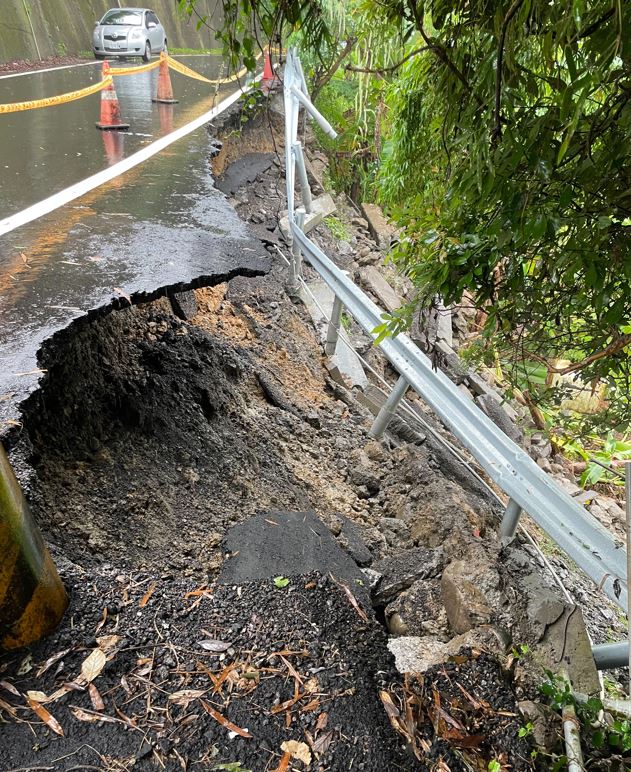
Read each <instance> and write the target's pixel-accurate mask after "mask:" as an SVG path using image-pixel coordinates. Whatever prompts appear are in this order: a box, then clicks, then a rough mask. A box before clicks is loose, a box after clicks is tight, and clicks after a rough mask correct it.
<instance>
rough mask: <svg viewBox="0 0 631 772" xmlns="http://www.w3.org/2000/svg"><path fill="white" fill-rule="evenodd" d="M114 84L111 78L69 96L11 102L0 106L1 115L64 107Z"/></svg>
mask: <svg viewBox="0 0 631 772" xmlns="http://www.w3.org/2000/svg"><path fill="white" fill-rule="evenodd" d="M112 82H113V81H112V77H111V76H109V77H107V78H105V79H104V80H101V81H99V82H98V83H95V84H93V85H92V86H88V87H87V88H82V89H79V90H78V91H69V92H68V93H67V94H59V95H58V96H52V97H47V98H46V99H31V100H30V101H29V102H9V103H8V104H4V105H0V113H18V112H20V111H21V110H34V109H35V108H37V107H53V106H54V105H63V104H65V103H66V102H73V101H74V100H75V99H82V98H83V97H86V96H90V94H96V93H97V91H101V89H104V88H107V86H109V85H110V84H111V83H112Z"/></svg>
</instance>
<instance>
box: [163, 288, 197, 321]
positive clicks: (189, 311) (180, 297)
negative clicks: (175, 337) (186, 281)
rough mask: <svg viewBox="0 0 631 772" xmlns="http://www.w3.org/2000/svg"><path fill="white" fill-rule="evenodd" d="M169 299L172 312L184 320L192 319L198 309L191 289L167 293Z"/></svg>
mask: <svg viewBox="0 0 631 772" xmlns="http://www.w3.org/2000/svg"><path fill="white" fill-rule="evenodd" d="M169 300H170V301H171V308H172V309H173V313H174V314H175V315H176V316H177V317H179V318H180V319H183V320H184V321H188V320H189V319H192V318H193V317H194V316H195V314H196V313H197V311H198V308H197V300H196V299H195V292H194V291H193V290H188V291H187V292H174V293H173V294H171V295H169Z"/></svg>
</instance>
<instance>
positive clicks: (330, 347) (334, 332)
mask: <svg viewBox="0 0 631 772" xmlns="http://www.w3.org/2000/svg"><path fill="white" fill-rule="evenodd" d="M343 309H344V306H343V305H342V301H341V300H340V299H339V298H338V296H337V295H336V296H335V298H334V299H333V310H332V311H331V321H330V322H329V328H328V330H327V331H326V343H325V344H324V353H325V354H326V355H327V356H328V357H332V356H333V354H335V349H336V348H337V339H338V338H339V336H340V325H341V324H342V311H343Z"/></svg>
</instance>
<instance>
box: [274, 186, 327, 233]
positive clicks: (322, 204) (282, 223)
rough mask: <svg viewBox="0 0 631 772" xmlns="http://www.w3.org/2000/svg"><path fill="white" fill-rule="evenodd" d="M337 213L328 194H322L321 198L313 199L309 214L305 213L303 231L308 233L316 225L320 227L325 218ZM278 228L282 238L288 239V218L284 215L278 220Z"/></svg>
mask: <svg viewBox="0 0 631 772" xmlns="http://www.w3.org/2000/svg"><path fill="white" fill-rule="evenodd" d="M335 212H337V205H336V204H335V201H333V198H332V197H331V195H330V194H329V193H323V194H322V195H321V196H318V197H317V198H314V199H313V200H312V202H311V212H308V213H307V216H306V217H305V222H304V225H303V231H304V232H305V233H309V231H312V230H313V229H314V228H315V227H316V226H317V225H320V223H321V222H322V220H324V218H325V217H328V216H329V215H331V214H335ZM278 227H279V228H280V231H281V233H282V234H283V236H284V237H285V238H286V239H288V238H289V218H288V216H287V214H286V213H285V214H284V215H283V216H282V217H281V218H280V220H279V223H278Z"/></svg>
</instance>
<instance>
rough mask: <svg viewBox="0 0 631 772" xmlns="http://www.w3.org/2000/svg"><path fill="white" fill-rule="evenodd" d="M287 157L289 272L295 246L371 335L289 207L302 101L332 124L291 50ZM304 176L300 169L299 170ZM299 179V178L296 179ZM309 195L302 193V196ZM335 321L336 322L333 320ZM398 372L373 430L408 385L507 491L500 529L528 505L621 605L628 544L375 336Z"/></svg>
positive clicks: (353, 294)
mask: <svg viewBox="0 0 631 772" xmlns="http://www.w3.org/2000/svg"><path fill="white" fill-rule="evenodd" d="M284 97H285V160H286V182H287V202H288V217H289V228H290V234H291V238H292V240H293V244H292V264H291V267H290V272H291V276H292V277H294V278H295V277H296V276H298V275H299V274H300V252H302V253H303V254H304V255H305V256H306V257H307V259H308V260H309V262H310V264H311V265H312V267H313V268H314V269H315V270H316V271H317V273H318V274H319V275H320V276H321V277H322V279H324V281H325V282H326V283H327V284H328V286H329V287H330V288H331V289H332V290H333V292H334V294H335V298H336V301H337V302H336V306H337V310H338V312H339V314H341V310H342V306H343V307H345V308H346V309H347V311H348V312H349V313H350V314H351V315H352V316H353V317H354V318H355V320H356V321H357V322H358V323H359V324H360V326H361V327H362V328H363V329H364V330H365V332H366V333H367V334H369V335H371V336H372V337H373V338H375V337H376V336H375V335H374V333H373V330H374V329H375V328H376V327H377V326H378V325H380V324H381V323H382V321H383V320H382V314H383V311H382V310H381V309H380V308H379V307H378V306H377V305H376V304H375V303H374V302H373V301H372V300H371V299H370V298H369V297H368V296H367V295H366V294H365V293H364V292H363V291H362V290H361V289H360V288H359V287H357V285H356V284H354V283H353V282H352V281H351V280H350V279H349V278H348V277H347V276H346V275H345V274H344V273H343V272H342V271H341V270H340V269H339V268H338V267H337V266H336V265H335V264H334V263H333V262H332V261H331V260H330V259H329V258H328V257H327V256H326V255H325V254H324V252H323V251H322V250H321V249H320V248H319V247H318V246H317V245H316V244H315V243H314V242H313V241H311V239H309V238H308V236H307V235H306V234H305V232H304V231H303V229H302V222H303V220H304V211H305V210H304V209H298V210H296V207H295V179H296V149H295V146H296V143H297V140H298V136H297V130H298V113H299V110H300V106H301V105H303V106H304V107H306V108H307V110H308V112H309V114H310V115H311V116H312V117H313V118H314V120H316V121H317V122H318V123H319V125H320V126H321V127H322V129H323V130H324V131H327V133H330V134H331V136H334V135H335V132H334V131H333V130H332V129H331V126H330V124H329V123H328V121H326V119H325V118H324V117H323V116H322V115H321V114H320V113H319V112H318V111H317V110H316V108H315V107H314V106H313V105H312V104H311V102H310V100H309V95H308V93H307V90H306V83H305V80H304V75H303V74H302V68H301V66H300V61H299V59H298V57H297V55H296V53H295V51H293V50H290V51H289V52H288V56H287V63H286V67H285V76H284ZM300 176H301V178H302V175H300ZM301 182H302V185H304V182H303V181H302V180H301ZM305 200H306V201H308V200H310V196H309V194H308V193H307V196H306V197H305V199H303V201H305ZM337 327H338V328H339V325H337ZM329 332H330V335H329V336H327V341H328V344H329V346H328V348H329V350H330V349H331V345H332V344H333V345H334V343H335V341H336V335H337V329H336V325H335V318H333V319H332V320H331V324H330V327H329ZM378 345H379V347H380V349H381V351H382V352H383V353H384V355H385V356H386V358H387V359H388V361H389V362H390V364H391V365H392V366H393V367H394V368H395V369H396V370H397V372H398V373H399V375H400V377H401V379H404V380H401V379H400V381H399V383H398V384H397V386H396V387H395V389H394V391H393V393H392V394H391V397H390V399H389V401H388V403H387V405H386V406H384V410H385V412H383V415H382V414H380V416H378V417H377V422H376V424H375V425H374V426H373V429H372V433H373V435H375V436H376V435H378V434H379V433H380V432H382V431H383V429H384V428H385V425H386V424H387V421H388V415H390V414H392V412H393V410H394V409H395V408H396V404H397V402H398V401H399V400H400V399H401V398H402V397H403V395H404V393H405V391H406V390H407V387H408V386H409V387H411V388H413V389H414V390H415V391H416V392H417V394H419V396H421V397H422V398H423V400H424V401H425V402H426V403H427V404H428V405H429V406H430V407H431V408H432V409H433V410H434V412H435V413H436V415H438V416H439V417H440V419H441V420H442V422H443V423H444V424H445V426H446V427H448V428H449V430H450V431H451V432H452V433H453V434H454V435H455V436H456V437H458V439H459V440H460V441H461V442H462V444H463V445H464V446H465V447H466V448H467V449H468V450H469V451H470V452H471V454H472V455H473V456H474V457H475V458H476V459H477V461H478V462H479V463H480V465H481V466H482V467H483V469H484V470H485V471H486V473H487V474H488V475H489V477H490V478H491V479H492V480H493V482H495V483H496V484H497V485H498V486H499V487H500V488H501V489H502V490H503V491H504V492H505V493H506V494H507V496H508V497H509V503H508V507H507V510H506V513H505V515H504V518H503V519H502V523H501V525H500V534H501V535H502V536H503V537H508V538H511V537H512V536H513V535H514V534H515V529H516V527H517V524H518V521H519V516H520V514H521V512H522V511H524V512H527V513H528V514H529V515H530V516H531V517H532V519H533V520H534V521H535V522H536V523H537V524H538V525H539V526H540V527H541V528H542V529H543V530H544V531H545V532H546V533H547V534H548V535H549V536H550V537H551V538H552V539H553V540H554V541H555V542H556V543H557V544H558V545H559V547H560V548H561V549H563V550H564V551H565V552H566V553H567V555H569V557H571V558H572V560H574V561H575V563H576V564H577V565H578V566H579V567H580V568H581V569H582V570H583V571H584V572H585V573H586V574H587V575H588V576H589V577H590V578H591V579H592V580H593V581H594V582H595V583H596V584H597V585H598V586H599V587H600V588H602V589H603V590H604V591H605V592H606V594H607V595H608V596H609V597H610V598H611V599H612V600H614V601H615V602H616V603H617V604H618V605H619V606H620V607H621V608H622V609H623V610H625V611H626V609H627V578H626V568H627V565H626V551H625V550H624V549H623V547H622V545H620V546H618V545H617V544H616V543H615V541H614V539H613V537H612V536H611V534H610V533H609V532H608V531H607V530H606V529H605V528H604V527H603V526H601V525H600V523H598V522H596V521H595V520H594V519H593V518H592V516H591V515H590V514H589V513H588V512H587V511H586V510H585V509H584V508H583V507H582V506H581V505H580V504H579V503H578V502H576V501H575V500H574V499H573V498H572V497H571V496H569V495H568V494H567V493H566V492H565V491H563V490H562V489H561V488H559V487H558V486H557V485H556V483H555V482H554V480H553V479H552V478H550V477H549V476H548V475H547V474H546V473H545V472H544V471H543V470H542V469H540V468H539V467H538V466H537V464H536V463H535V462H534V461H533V460H532V459H531V458H530V456H528V454H527V453H526V452H525V451H524V450H523V449H522V448H520V447H519V446H518V445H516V444H515V443H514V442H513V441H512V440H511V439H510V438H509V437H507V435H506V434H504V432H502V431H501V429H499V428H498V427H497V426H496V425H495V424H494V423H493V422H492V421H491V420H490V419H489V418H487V416H486V415H485V414H484V413H483V412H482V411H481V410H480V409H479V408H478V407H477V406H476V405H475V404H474V403H473V402H471V400H469V399H467V398H466V397H465V396H464V395H463V394H462V393H461V392H460V391H459V389H458V388H457V387H456V386H455V385H454V384H453V383H452V382H451V381H450V380H449V379H448V378H447V376H446V375H444V373H442V372H440V371H437V370H434V369H433V367H432V364H431V361H430V360H429V358H428V357H427V356H425V354H423V353H422V352H421V351H420V349H419V348H418V347H417V346H416V345H414V344H413V343H412V341H411V340H410V339H409V338H408V336H407V335H405V334H400V335H398V336H396V337H393V338H386V339H384V340H383V341H381V342H380V343H379V344H378Z"/></svg>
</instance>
